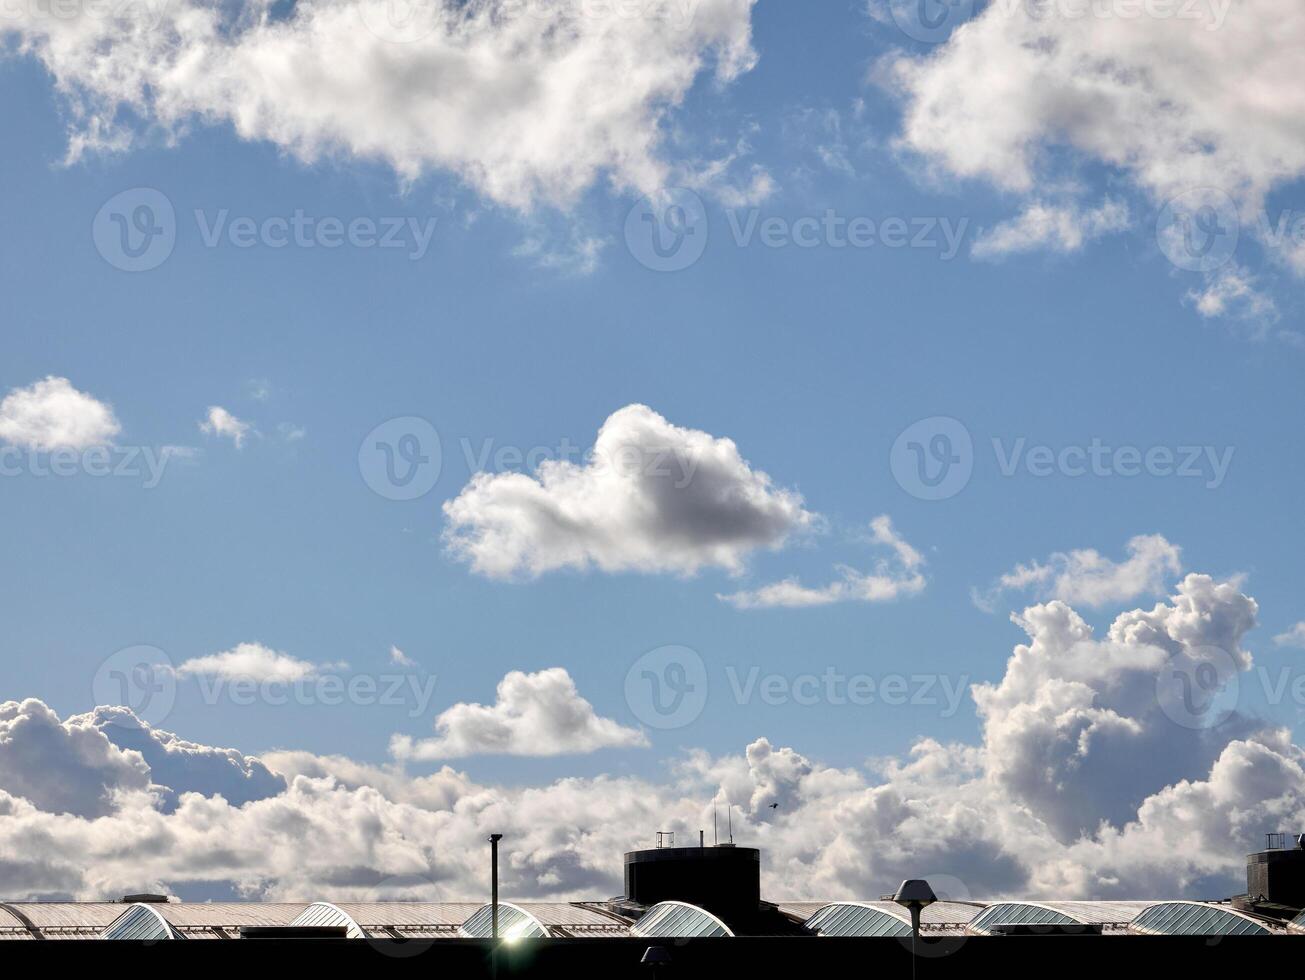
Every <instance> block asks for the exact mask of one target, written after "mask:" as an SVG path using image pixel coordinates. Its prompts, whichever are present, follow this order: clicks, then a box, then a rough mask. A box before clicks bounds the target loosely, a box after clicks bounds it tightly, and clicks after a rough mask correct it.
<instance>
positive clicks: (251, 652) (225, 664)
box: [177, 643, 349, 684]
mask: <svg viewBox="0 0 1305 980" xmlns="http://www.w3.org/2000/svg"><path fill="white" fill-rule="evenodd" d="M348 666H349V665H348V664H344V663H332V664H315V663H311V662H310V661H307V660H300V659H298V658H297V657H292V656H290V655H289V654H288V653H281V652H280V651H279V650H273V649H272V648H271V647H267V646H264V645H263V644H261V643H238V644H236V645H235V646H234V647H232V648H231V649H230V650H223V651H222V652H221V653H210V654H207V655H205V656H202V657H191V658H190V659H189V660H186V661H184V662H183V663H181V664H178V665H177V676H178V677H217V678H221V679H223V680H227V681H255V682H257V683H260V684H262V683H272V684H293V683H294V682H295V681H302V680H308V679H309V678H312V677H316V676H317V675H318V674H319V673H320V672H322V671H327V670H345V669H347V668H348Z"/></svg>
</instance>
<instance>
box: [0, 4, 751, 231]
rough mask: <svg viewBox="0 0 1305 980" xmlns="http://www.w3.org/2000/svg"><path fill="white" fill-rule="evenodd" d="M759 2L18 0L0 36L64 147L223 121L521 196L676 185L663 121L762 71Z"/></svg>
mask: <svg viewBox="0 0 1305 980" xmlns="http://www.w3.org/2000/svg"><path fill="white" fill-rule="evenodd" d="M754 2H755V0H695V2H693V3H689V4H685V3H682V2H679V0H645V2H642V3H639V4H636V5H635V6H634V8H633V9H632V8H631V7H630V5H628V4H625V5H622V4H609V5H601V4H600V5H594V4H572V3H544V4H540V3H516V2H511V0H476V2H472V3H466V2H462V0H432V2H429V3H422V4H417V5H414V6H412V7H411V8H409V9H408V10H407V11H406V13H407V14H409V15H411V16H408V17H399V18H396V16H395V12H396V9H397V8H395V7H394V6H393V5H391V4H388V3H387V2H385V0H306V2H301V3H298V4H295V5H294V7H293V9H292V10H290V11H289V12H288V13H283V12H280V11H277V10H274V9H273V8H272V7H271V6H270V5H266V4H251V5H241V6H239V7H227V6H222V5H212V4H205V3H201V2H198V0H177V2H174V3H169V4H165V5H161V4H127V5H121V6H118V7H115V8H114V16H111V17H80V18H64V17H58V16H53V15H50V14H49V13H48V12H44V11H42V10H41V9H40V8H39V5H35V4H26V5H23V6H22V7H21V9H19V10H18V11H17V16H16V17H15V18H7V19H6V20H5V22H4V23H3V25H0V34H3V33H6V32H16V34H17V36H18V38H19V41H20V45H21V49H22V50H24V51H27V52H29V53H31V54H32V55H34V56H35V57H37V58H39V59H40V60H41V62H42V63H43V64H44V65H45V67H46V68H47V69H48V70H49V72H50V73H51V74H52V75H53V76H54V78H55V79H56V82H57V85H58V88H59V91H60V92H61V93H63V94H64V95H65V96H66V97H67V98H68V99H69V101H70V103H71V108H72V119H73V136H72V141H71V146H70V148H69V156H70V157H71V158H76V157H77V156H79V155H80V154H82V153H85V152H87V151H88V150H103V149H123V148H126V147H128V146H130V145H131V143H132V142H133V140H134V139H136V138H137V132H136V131H135V127H134V126H133V124H132V123H131V122H130V121H129V120H132V119H141V120H146V121H147V122H148V123H152V124H153V125H156V126H160V127H162V128H163V129H165V130H166V131H168V132H171V133H179V132H181V131H183V130H184V129H185V127H186V126H187V125H189V124H192V123H194V122H204V123H210V124H213V123H218V124H221V123H228V124H230V125H231V126H232V127H234V129H235V131H236V133H237V134H238V135H239V136H240V137H241V138H242V139H246V140H265V141H269V142H271V143H273V144H275V145H276V146H278V147H280V148H282V149H284V150H286V151H287V152H289V153H292V154H293V155H295V156H296V157H298V158H300V159H303V160H306V161H314V160H319V159H321V158H323V157H329V156H348V157H352V158H356V159H362V160H375V161H380V162H382V163H384V164H387V165H388V166H390V167H391V168H393V170H394V171H395V172H396V173H397V174H398V175H400V176H401V177H402V178H403V179H405V180H413V179H415V178H417V177H420V176H422V175H423V174H426V173H429V172H431V171H445V172H449V173H452V174H454V175H456V176H457V177H459V178H460V179H461V180H463V181H464V182H466V183H467V184H469V185H471V186H472V187H474V188H475V189H476V190H477V191H479V192H480V193H481V194H483V195H485V196H486V197H488V198H490V199H492V200H494V201H496V202H498V203H501V204H505V205H508V206H511V207H514V208H520V209H528V208H530V207H532V206H534V205H535V204H536V203H541V202H542V203H550V204H558V205H565V204H568V203H570V202H572V201H574V200H575V199H576V198H577V197H578V196H579V195H580V194H581V193H583V192H584V191H585V190H586V189H587V188H589V187H590V186H592V185H593V184H594V183H595V182H596V181H597V180H598V179H599V178H600V176H606V177H608V178H610V180H611V181H612V182H613V183H614V184H616V185H617V186H618V187H629V188H638V189H640V190H642V191H644V192H647V191H651V190H654V189H656V188H658V187H660V186H663V185H664V184H666V183H668V178H669V177H670V170H671V167H670V165H668V164H667V163H666V162H665V161H664V160H663V159H662V158H661V156H660V154H659V146H660V144H661V142H662V140H661V133H662V128H663V127H662V121H663V118H664V116H665V115H666V114H667V113H668V112H669V111H671V110H672V109H674V108H675V107H676V106H678V105H679V104H680V103H681V102H682V101H683V99H684V98H685V96H686V94H687V93H688V91H689V90H690V88H691V87H692V86H693V84H694V82H695V81H696V80H697V79H698V78H699V77H700V76H702V75H703V74H705V73H707V72H709V71H710V72H711V73H712V74H713V75H714V77H715V79H716V80H717V81H718V82H720V83H726V82H729V81H731V80H733V79H734V78H737V77H738V76H739V75H740V74H742V73H744V72H746V71H748V70H750V69H751V67H752V66H753V64H754V62H755V60H756V55H755V53H754V52H753V50H752V43H751V30H752V23H751V13H752V6H753V3H754ZM396 105H402V106H403V111H402V112H396V111H394V107H395V106H396ZM141 128H144V125H143V124H142V126H141Z"/></svg>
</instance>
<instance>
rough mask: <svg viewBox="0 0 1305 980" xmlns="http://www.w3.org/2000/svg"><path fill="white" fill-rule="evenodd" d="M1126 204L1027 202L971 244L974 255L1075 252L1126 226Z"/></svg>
mask: <svg viewBox="0 0 1305 980" xmlns="http://www.w3.org/2000/svg"><path fill="white" fill-rule="evenodd" d="M1128 221H1129V216H1128V206H1127V205H1126V204H1124V203H1123V202H1121V201H1115V200H1106V201H1104V202H1103V203H1102V204H1101V206H1100V207H1097V208H1093V209H1091V210H1086V211H1084V210H1081V209H1080V208H1079V207H1078V206H1077V205H1074V204H1065V205H1056V204H1047V203H1045V202H1043V201H1034V202H1032V203H1030V204H1029V205H1028V206H1027V207H1026V208H1025V209H1024V210H1023V211H1022V212H1021V213H1020V214H1019V215H1018V216H1017V217H1015V218H1012V219H1011V220H1009V221H1004V222H1002V223H1001V224H999V225H997V226H996V227H994V228H991V229H989V230H988V231H987V232H986V233H985V234H984V235H983V236H982V237H981V238H979V240H978V241H976V242H975V243H974V248H973V249H972V251H971V254H973V255H974V257H975V258H981V259H988V258H1000V257H1002V256H1005V255H1010V254H1012V253H1015V252H1032V251H1040V250H1046V251H1051V252H1077V251H1079V250H1080V249H1081V248H1082V247H1083V245H1084V244H1085V243H1087V242H1090V241H1092V240H1094V239H1097V238H1101V237H1102V236H1103V235H1108V234H1110V233H1111V232H1116V231H1123V230H1124V229H1125V228H1127V227H1128Z"/></svg>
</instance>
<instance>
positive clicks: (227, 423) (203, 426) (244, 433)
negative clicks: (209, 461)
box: [199, 405, 253, 449]
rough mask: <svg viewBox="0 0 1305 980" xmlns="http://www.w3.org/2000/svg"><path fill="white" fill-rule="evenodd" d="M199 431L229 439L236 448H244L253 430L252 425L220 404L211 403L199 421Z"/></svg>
mask: <svg viewBox="0 0 1305 980" xmlns="http://www.w3.org/2000/svg"><path fill="white" fill-rule="evenodd" d="M199 431H200V432H203V433H204V434H205V435H210V436H217V437H219V438H223V439H230V440H231V441H232V442H233V443H234V444H235V447H236V448H237V449H244V448H245V440H246V439H247V438H248V437H249V433H250V432H252V431H253V426H251V425H250V424H249V423H248V422H244V421H242V420H240V419H238V418H236V417H235V416H234V415H232V414H231V413H230V412H228V411H227V410H226V409H225V408H223V407H222V406H221V405H211V406H209V410H208V414H207V415H205V416H204V419H203V421H202V422H200V423H199Z"/></svg>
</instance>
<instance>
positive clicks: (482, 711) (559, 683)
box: [390, 667, 648, 760]
mask: <svg viewBox="0 0 1305 980" xmlns="http://www.w3.org/2000/svg"><path fill="white" fill-rule="evenodd" d="M435 730H436V731H438V732H439V735H438V736H437V737H435V738H428V739H421V740H417V741H414V740H413V739H412V738H409V737H408V736H405V735H396V736H394V738H393V739H391V740H390V752H391V754H392V755H394V756H395V758H398V759H420V760H431V759H437V760H438V759H459V758H462V757H464V756H470V755H524V756H549V755H575V754H581V753H586V752H596V751H598V750H599V749H609V748H631V747H643V746H647V745H648V739H647V737H646V736H645V735H644V734H643V732H641V731H639V730H637V729H634V728H625V727H624V726H622V725H619V724H617V723H616V722H615V721H613V720H611V719H610V718H600V717H599V716H598V714H597V713H596V712H595V711H594V706H593V705H592V704H590V703H589V702H588V701H586V700H585V699H584V698H582V697H581V696H580V692H579V691H577V690H576V686H575V681H573V680H572V679H571V675H570V674H568V673H567V672H566V671H565V670H564V669H562V668H561V667H554V668H552V669H550V670H541V671H539V672H538V673H535V674H526V673H523V672H521V671H519V670H514V671H512V672H511V673H509V674H508V675H507V676H506V677H504V678H503V680H501V681H499V684H498V690H497V699H496V700H495V702H494V704H492V705H484V704H455V705H453V707H451V708H449V709H447V710H446V711H443V712H441V713H440V716H439V717H438V718H436V719H435Z"/></svg>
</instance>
